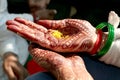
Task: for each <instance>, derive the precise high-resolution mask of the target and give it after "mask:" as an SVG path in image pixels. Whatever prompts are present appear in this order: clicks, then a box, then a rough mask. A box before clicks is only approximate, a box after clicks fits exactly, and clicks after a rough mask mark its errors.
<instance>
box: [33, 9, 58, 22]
mask: <svg viewBox="0 0 120 80" xmlns="http://www.w3.org/2000/svg"><path fill="white" fill-rule="evenodd" d="M32 14H33V15H34V16H35V17H34V18H35V22H36V21H38V20H41V19H42V20H43V19H50V20H52V19H54V17H55V15H56V14H57V11H56V10H54V9H42V10H37V11H35V12H34V13H32Z"/></svg>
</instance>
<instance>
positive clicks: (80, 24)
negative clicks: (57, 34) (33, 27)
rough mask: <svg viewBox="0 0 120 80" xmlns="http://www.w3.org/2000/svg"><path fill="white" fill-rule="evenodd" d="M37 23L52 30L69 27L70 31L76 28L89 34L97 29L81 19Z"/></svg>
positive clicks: (40, 21)
mask: <svg viewBox="0 0 120 80" xmlns="http://www.w3.org/2000/svg"><path fill="white" fill-rule="evenodd" d="M37 23H38V24H40V25H43V26H44V27H46V28H50V29H62V28H65V27H69V28H70V29H71V28H72V29H73V28H76V29H78V30H79V31H83V32H89V33H91V32H95V31H96V29H95V28H94V27H93V26H92V25H91V24H90V23H89V22H88V21H86V20H79V19H63V20H39V21H38V22H37Z"/></svg>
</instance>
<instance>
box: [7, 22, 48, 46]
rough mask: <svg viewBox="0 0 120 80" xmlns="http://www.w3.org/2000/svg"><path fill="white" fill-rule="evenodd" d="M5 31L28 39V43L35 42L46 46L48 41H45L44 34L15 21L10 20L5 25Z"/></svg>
mask: <svg viewBox="0 0 120 80" xmlns="http://www.w3.org/2000/svg"><path fill="white" fill-rule="evenodd" d="M21 21H22V20H21ZM6 24H7V29H9V30H11V31H13V32H15V33H17V34H19V35H20V36H22V37H24V38H25V39H28V40H29V41H33V42H36V43H38V44H40V45H41V44H48V43H46V42H49V40H47V39H46V36H45V33H44V32H42V31H40V30H38V29H36V28H31V27H29V26H30V25H26V24H22V23H19V22H17V21H13V20H10V21H8V22H7V23H6Z"/></svg>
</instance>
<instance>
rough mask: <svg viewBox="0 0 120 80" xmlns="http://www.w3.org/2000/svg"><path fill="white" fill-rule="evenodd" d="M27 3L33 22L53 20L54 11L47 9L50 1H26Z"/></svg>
mask: <svg viewBox="0 0 120 80" xmlns="http://www.w3.org/2000/svg"><path fill="white" fill-rule="evenodd" d="M28 3H29V7H30V11H31V13H32V14H33V15H34V18H35V20H39V19H54V16H55V15H56V13H57V11H56V10H55V9H47V6H48V4H49V3H50V0H28Z"/></svg>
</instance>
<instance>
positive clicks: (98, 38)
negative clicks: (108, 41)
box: [90, 29, 102, 56]
mask: <svg viewBox="0 0 120 80" xmlns="http://www.w3.org/2000/svg"><path fill="white" fill-rule="evenodd" d="M101 42H102V30H100V29H99V30H97V40H96V42H95V44H94V47H93V49H92V50H91V52H90V54H91V55H93V56H94V55H95V54H96V53H97V50H98V49H99V47H100V45H101Z"/></svg>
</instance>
